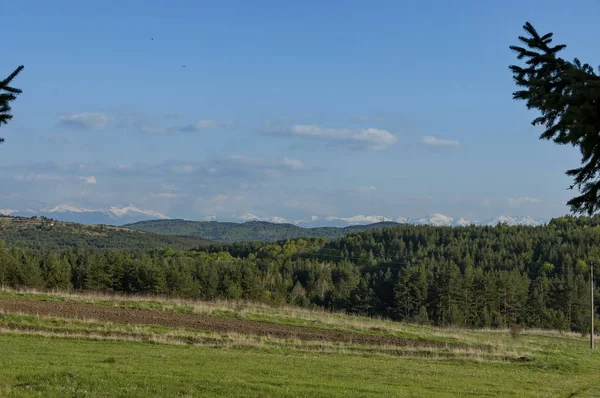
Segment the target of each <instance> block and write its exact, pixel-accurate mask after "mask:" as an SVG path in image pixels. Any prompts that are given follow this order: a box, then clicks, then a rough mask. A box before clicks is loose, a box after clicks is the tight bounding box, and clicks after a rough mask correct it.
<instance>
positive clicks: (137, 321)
mask: <svg viewBox="0 0 600 398" xmlns="http://www.w3.org/2000/svg"><path fill="white" fill-rule="evenodd" d="M0 311H4V312H12V313H21V314H30V315H41V316H53V317H61V318H74V319H88V320H97V321H106V322H114V323H125V324H130V325H156V326H166V327H173V328H186V329H197V330H205V331H213V332H223V333H227V332H234V333H240V334H252V335H257V336H269V337H275V338H283V339H300V340H311V341H331V342H344V343H355V344H368V345H387V346H403V347H407V346H411V347H448V348H461V347H460V346H459V345H457V344H447V343H437V342H432V341H419V340H411V339H401V338H394V337H388V336H378V335H370V334H361V333H353V332H343V331H335V330H324V329H317V328H310V327H302V326H291V325H281V324H276V323H268V322H258V321H249V320H242V319H229V318H212V317H208V316H203V315H195V314H179V313H170V312H160V311H152V310H145V309H129V308H117V307H102V306H96V305H92V304H82V303H70V302H52V301H32V300H18V299H11V298H2V299H0Z"/></svg>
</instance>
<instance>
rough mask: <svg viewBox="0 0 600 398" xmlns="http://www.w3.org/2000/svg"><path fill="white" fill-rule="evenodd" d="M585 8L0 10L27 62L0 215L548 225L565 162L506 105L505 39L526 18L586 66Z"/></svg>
mask: <svg viewBox="0 0 600 398" xmlns="http://www.w3.org/2000/svg"><path fill="white" fill-rule="evenodd" d="M598 13H600V2H597V1H595V0H582V1H579V2H577V5H576V6H575V3H573V4H570V3H568V2H564V1H563V2H559V1H537V0H536V1H527V2H517V1H513V0H508V1H504V2H499V1H474V0H473V1H466V0H465V1H454V2H447V1H422V2H412V1H411V2H407V1H369V2H367V1H341V0H339V1H303V2H282V1H253V2H248V1H225V0H222V1H214V2H213V1H203V2H196V1H173V2H167V1H152V0H150V1H127V0H124V1H119V2H102V3H99V2H82V1H60V0H57V1H53V2H42V1H29V0H3V1H2V4H0V15H2V23H3V29H6V30H9V31H10V32H11V35H10V39H9V40H6V41H5V42H4V43H3V57H2V58H1V59H0V73H1V74H4V75H6V74H8V73H10V72H11V71H12V70H13V69H14V68H15V67H16V66H17V65H19V64H24V65H25V70H24V71H23V72H22V74H21V75H20V76H19V77H18V80H17V81H16V82H15V85H16V86H18V87H20V88H22V89H23V91H24V92H23V94H22V95H21V96H20V97H19V99H18V100H17V101H16V102H15V103H14V106H13V111H14V114H15V119H14V121H13V122H11V123H10V124H9V125H7V126H5V127H2V128H1V129H0V136H3V137H5V138H6V142H5V143H4V144H3V145H2V147H0V151H1V156H0V184H1V185H0V186H1V188H0V194H2V196H0V209H13V210H19V211H23V210H25V209H33V210H39V209H43V208H49V207H53V206H55V205H69V206H73V207H79V208H88V209H96V208H105V207H109V206H128V205H134V206H136V207H138V208H140V209H148V210H153V211H157V212H160V213H163V214H166V215H168V216H171V217H178V218H187V219H196V220H200V219H212V218H215V217H216V218H217V219H228V218H231V217H232V216H233V215H235V216H239V215H242V214H244V213H247V212H249V213H252V214H255V215H257V216H258V217H261V218H263V217H264V218H270V217H273V216H278V217H283V218H285V219H287V220H298V219H302V218H306V217H310V216H312V215H316V216H319V217H323V216H336V217H350V216H354V215H359V214H364V215H374V214H376V215H383V216H386V217H391V218H395V217H399V216H408V217H419V216H424V215H427V214H431V213H442V214H446V215H450V216H453V217H461V216H462V217H466V218H469V219H472V220H478V219H484V218H489V217H495V216H498V215H529V216H533V217H552V216H557V215H562V214H565V213H566V212H567V211H568V209H567V208H566V206H565V205H564V203H565V201H566V200H568V199H569V197H570V195H572V194H573V192H568V191H567V190H566V188H567V187H568V186H569V183H570V180H569V178H568V177H566V176H565V175H564V171H565V170H566V169H568V168H572V167H575V166H577V165H578V162H579V156H578V153H577V151H576V150H575V149H573V148H568V147H558V146H555V145H554V144H552V143H550V142H543V141H539V140H538V136H539V133H540V130H539V129H538V128H534V127H532V126H531V125H530V121H531V119H533V118H534V117H535V114H534V113H533V112H528V111H527V110H526V109H525V106H524V104H523V103H518V102H515V101H513V100H512V97H511V94H512V92H513V91H514V90H515V87H514V85H513V82H512V78H511V74H510V71H509V70H508V65H509V64H511V63H514V61H515V58H514V55H513V54H512V53H511V51H510V50H509V49H508V46H509V45H511V44H515V43H516V38H517V36H518V35H520V34H521V33H522V29H521V27H522V25H523V24H524V23H525V22H526V21H531V22H532V23H533V24H534V26H535V27H536V28H537V29H538V30H539V31H540V32H543V33H546V32H547V31H552V32H554V33H555V40H556V41H557V42H561V43H566V44H567V45H568V48H567V50H566V51H565V52H564V56H566V57H567V58H572V57H574V56H578V57H579V58H581V59H582V60H584V61H586V62H589V63H591V64H593V65H595V64H598V63H600V59H598V57H597V51H596V50H597V36H598V34H597V33H598V29H597V28H594V26H596V25H597V23H596V22H597V21H596V19H597V15H598ZM184 66H185V67H184ZM17 198H20V199H17ZM24 199H26V200H24Z"/></svg>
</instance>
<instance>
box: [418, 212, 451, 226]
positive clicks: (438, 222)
mask: <svg viewBox="0 0 600 398" xmlns="http://www.w3.org/2000/svg"><path fill="white" fill-rule="evenodd" d="M414 224H418V225H434V226H437V227H441V226H450V225H455V224H454V218H452V217H448V216H445V215H443V214H439V213H434V214H432V215H430V216H427V217H423V218H418V219H417V220H415V221H414Z"/></svg>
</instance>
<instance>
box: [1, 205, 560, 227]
mask: <svg viewBox="0 0 600 398" xmlns="http://www.w3.org/2000/svg"><path fill="white" fill-rule="evenodd" d="M0 214H5V215H13V216H22V217H31V216H35V215H38V216H45V217H49V218H53V219H57V220H61V221H69V222H77V223H82V224H106V225H125V224H131V223H135V222H139V221H147V220H168V219H171V217H169V216H168V215H166V214H163V213H160V212H157V211H153V210H148V209H140V208H139V207H136V206H133V205H129V206H125V207H118V206H112V207H108V208H105V209H88V208H80V207H74V206H69V205H60V206H55V207H53V208H47V209H42V210H38V211H35V210H26V211H18V210H14V209H0ZM202 221H220V222H233V223H244V222H248V221H264V222H269V223H273V224H293V225H296V226H298V227H302V228H320V227H338V228H344V227H348V226H353V225H369V224H375V223H380V222H394V223H399V224H416V225H434V226H465V225H496V224H498V223H506V224H508V225H528V226H537V225H542V224H545V223H547V222H548V220H547V219H543V218H533V217H529V216H504V215H502V216H498V217H494V218H488V219H484V220H471V219H467V218H464V217H457V218H454V217H450V216H446V215H443V214H439V213H434V214H431V215H428V216H426V217H421V218H409V217H395V218H391V217H385V216H381V215H355V216H351V217H335V216H325V217H319V216H311V217H310V218H305V219H300V220H288V219H285V218H283V217H278V216H271V217H259V216H257V215H254V214H252V213H243V214H240V215H232V216H231V217H229V218H219V219H217V218H216V217H208V218H205V219H204V220H202Z"/></svg>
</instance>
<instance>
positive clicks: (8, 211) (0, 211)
mask: <svg viewBox="0 0 600 398" xmlns="http://www.w3.org/2000/svg"><path fill="white" fill-rule="evenodd" d="M16 212H17V211H16V210H14V209H0V214H2V215H4V216H10V215H11V214H13V213H16Z"/></svg>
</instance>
